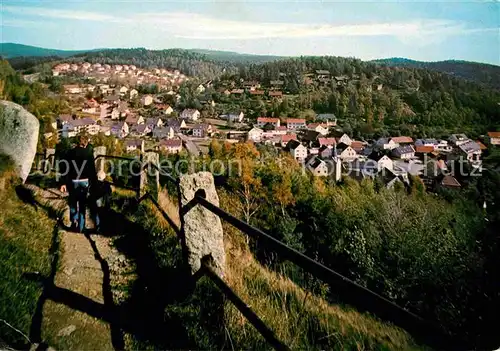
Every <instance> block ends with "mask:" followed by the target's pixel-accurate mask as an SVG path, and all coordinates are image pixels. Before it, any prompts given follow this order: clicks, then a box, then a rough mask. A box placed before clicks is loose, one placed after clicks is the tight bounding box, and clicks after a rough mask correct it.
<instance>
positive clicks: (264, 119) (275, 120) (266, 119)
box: [257, 117, 280, 128]
mask: <svg viewBox="0 0 500 351" xmlns="http://www.w3.org/2000/svg"><path fill="white" fill-rule="evenodd" d="M268 123H269V124H271V125H273V126H274V128H278V127H279V126H280V119H279V118H274V117H258V118H257V127H259V128H262V127H264V126H265V125H266V124H268Z"/></svg>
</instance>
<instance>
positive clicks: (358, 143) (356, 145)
mask: <svg viewBox="0 0 500 351" xmlns="http://www.w3.org/2000/svg"><path fill="white" fill-rule="evenodd" d="M351 147H352V148H353V149H354V150H362V149H363V148H364V145H363V142H361V141H353V142H352V143H351Z"/></svg>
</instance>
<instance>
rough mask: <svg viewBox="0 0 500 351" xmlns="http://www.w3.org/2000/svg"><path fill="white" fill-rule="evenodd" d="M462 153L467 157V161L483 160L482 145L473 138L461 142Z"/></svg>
mask: <svg viewBox="0 0 500 351" xmlns="http://www.w3.org/2000/svg"><path fill="white" fill-rule="evenodd" d="M458 148H459V150H460V153H461V155H463V156H465V157H466V158H467V161H469V162H471V163H477V162H480V161H481V147H480V146H479V145H478V144H477V143H476V142H475V141H472V140H469V141H468V142H466V143H463V144H460V145H459V146H458Z"/></svg>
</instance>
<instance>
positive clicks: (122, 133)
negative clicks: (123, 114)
mask: <svg viewBox="0 0 500 351" xmlns="http://www.w3.org/2000/svg"><path fill="white" fill-rule="evenodd" d="M110 133H111V134H112V135H114V136H115V137H117V138H120V139H121V138H125V137H126V136H127V135H128V134H129V126H128V124H127V123H126V122H117V123H115V124H113V125H112V126H111V130H110Z"/></svg>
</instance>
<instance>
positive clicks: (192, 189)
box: [179, 172, 226, 276]
mask: <svg viewBox="0 0 500 351" xmlns="http://www.w3.org/2000/svg"><path fill="white" fill-rule="evenodd" d="M179 185H180V192H181V205H182V206H185V205H186V204H187V203H189V201H191V200H192V199H193V198H194V196H195V194H196V192H197V191H198V190H203V191H204V192H205V199H207V200H208V201H209V202H211V203H212V204H214V205H215V206H219V196H218V195H217V191H216V190H215V185H214V177H213V175H212V173H210V172H198V173H195V174H189V175H183V176H181V177H180V182H179ZM183 219H184V235H185V245H186V250H187V256H188V257H187V260H188V264H189V266H190V267H191V273H192V274H194V273H196V272H197V271H198V270H199V269H200V267H201V260H202V259H203V258H204V257H205V256H210V257H211V262H212V263H213V268H214V269H215V271H216V272H217V273H218V274H219V275H220V276H223V275H224V270H225V267H226V254H225V252H224V239H223V237H224V233H223V230H222V223H221V220H220V218H219V217H218V216H217V215H215V214H213V213H212V212H210V211H209V210H207V209H206V208H204V207H202V206H201V205H196V206H194V207H193V208H191V209H190V210H189V211H188V212H187V213H186V214H185V215H184V218H183Z"/></svg>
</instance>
